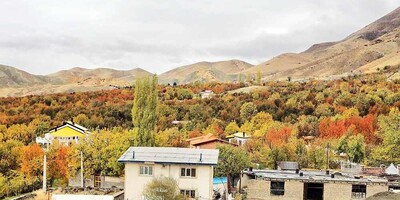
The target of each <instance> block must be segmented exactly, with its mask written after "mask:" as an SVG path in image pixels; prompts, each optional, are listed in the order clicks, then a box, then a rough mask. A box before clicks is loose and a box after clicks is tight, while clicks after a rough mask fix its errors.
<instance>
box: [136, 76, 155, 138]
mask: <svg viewBox="0 0 400 200" xmlns="http://www.w3.org/2000/svg"><path fill="white" fill-rule="evenodd" d="M157 80H158V79H157V76H156V75H154V76H153V78H152V79H151V80H150V78H149V77H146V78H143V79H137V80H136V82H135V96H134V100H133V108H132V120H133V125H134V127H135V128H137V130H138V134H137V136H136V138H135V144H136V145H139V146H154V145H155V138H154V135H155V129H156V123H157V116H158V109H157V108H158V100H157V95H158V94H157Z"/></svg>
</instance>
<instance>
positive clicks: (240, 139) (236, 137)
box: [226, 132, 251, 146]
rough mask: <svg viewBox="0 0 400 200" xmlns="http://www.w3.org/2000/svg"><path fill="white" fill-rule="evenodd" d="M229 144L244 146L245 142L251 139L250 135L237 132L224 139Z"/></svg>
mask: <svg viewBox="0 0 400 200" xmlns="http://www.w3.org/2000/svg"><path fill="white" fill-rule="evenodd" d="M226 138H227V139H228V141H229V142H230V143H236V144H237V145H239V146H243V145H244V144H246V142H247V140H249V139H251V135H249V134H247V133H243V132H237V133H235V134H233V135H229V136H227V137H226Z"/></svg>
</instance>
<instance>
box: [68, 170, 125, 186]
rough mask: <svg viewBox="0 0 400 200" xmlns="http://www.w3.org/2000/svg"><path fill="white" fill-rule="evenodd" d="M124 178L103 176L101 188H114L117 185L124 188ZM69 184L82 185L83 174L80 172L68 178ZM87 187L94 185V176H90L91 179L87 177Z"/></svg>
mask: <svg viewBox="0 0 400 200" xmlns="http://www.w3.org/2000/svg"><path fill="white" fill-rule="evenodd" d="M124 183H125V180H124V178H120V177H111V176H101V188H112V187H116V188H119V189H124ZM68 186H71V187H81V175H80V173H79V172H78V173H77V174H76V175H75V176H74V177H70V178H69V179H68ZM85 187H94V176H90V178H89V179H85Z"/></svg>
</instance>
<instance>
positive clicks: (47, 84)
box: [0, 65, 151, 97]
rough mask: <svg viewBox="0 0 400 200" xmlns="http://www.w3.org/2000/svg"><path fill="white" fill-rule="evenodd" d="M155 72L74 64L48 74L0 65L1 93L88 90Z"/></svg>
mask: <svg viewBox="0 0 400 200" xmlns="http://www.w3.org/2000/svg"><path fill="white" fill-rule="evenodd" d="M146 75H151V73H150V72H147V71H145V70H143V69H140V68H136V69H132V70H115V69H108V68H97V69H85V68H79V67H76V68H72V69H69V70H62V71H59V72H56V73H53V74H49V75H46V76H39V75H33V74H30V73H27V72H25V71H22V70H19V69H17V68H14V67H10V66H3V65H0V77H1V79H0V97H6V96H25V95H39V94H51V93H63V92H86V91H96V90H108V89H113V88H115V87H125V86H131V85H132V84H133V82H134V81H135V79H136V78H138V77H142V76H146Z"/></svg>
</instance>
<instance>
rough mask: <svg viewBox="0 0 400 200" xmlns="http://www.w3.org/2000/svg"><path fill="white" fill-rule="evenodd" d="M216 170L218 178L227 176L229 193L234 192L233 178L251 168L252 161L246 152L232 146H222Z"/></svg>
mask: <svg viewBox="0 0 400 200" xmlns="http://www.w3.org/2000/svg"><path fill="white" fill-rule="evenodd" d="M218 149H219V159H218V165H217V168H216V175H217V176H227V179H228V192H229V193H231V191H232V180H233V179H232V178H234V177H238V176H239V175H240V172H241V170H243V169H244V168H246V167H249V166H250V159H249V156H248V155H247V153H246V151H244V150H243V149H240V148H237V147H233V146H231V145H221V146H219V147H218Z"/></svg>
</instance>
